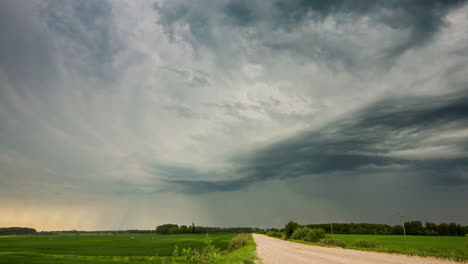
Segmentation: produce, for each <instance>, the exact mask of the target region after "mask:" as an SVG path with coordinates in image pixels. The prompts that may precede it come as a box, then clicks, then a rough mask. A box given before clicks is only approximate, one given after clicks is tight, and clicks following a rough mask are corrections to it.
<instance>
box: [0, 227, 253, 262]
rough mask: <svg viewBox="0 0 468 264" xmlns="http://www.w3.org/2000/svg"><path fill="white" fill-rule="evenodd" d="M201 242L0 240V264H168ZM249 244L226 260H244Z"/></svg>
mask: <svg viewBox="0 0 468 264" xmlns="http://www.w3.org/2000/svg"><path fill="white" fill-rule="evenodd" d="M234 236H235V235H234V234H213V235H210V238H211V239H212V240H213V244H214V245H215V246H216V247H217V248H219V249H221V250H226V249H227V246H228V243H229V241H230V240H231V239H232V238H233V237H234ZM204 239H205V235H151V234H144V235H141V234H140V235H33V236H3V237H2V236H0V264H12V263H22V264H36V263H37V264H42V263H48V264H56V263H57V264H58V263H61V264H78V263H80V264H81V263H83V264H88V263H90V264H91V263H97V264H108V263H113V264H115V263H135V264H139V263H167V264H169V263H170V262H171V261H170V260H171V258H170V256H171V255H172V251H173V249H174V247H175V245H177V246H178V247H179V248H188V247H191V248H200V247H201V246H202V245H203V241H204ZM252 244H253V242H252ZM252 244H249V245H247V246H245V247H244V248H241V249H239V250H237V251H234V252H232V253H230V254H228V255H226V256H225V258H229V257H231V258H232V257H236V256H237V257H241V258H242V257H243V258H245V257H246V254H248V253H249V252H250V251H252V248H249V247H252ZM254 249H255V245H253V250H254ZM244 251H245V252H244ZM177 263H184V260H183V258H181V257H179V258H178V260H177Z"/></svg>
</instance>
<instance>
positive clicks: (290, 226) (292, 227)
mask: <svg viewBox="0 0 468 264" xmlns="http://www.w3.org/2000/svg"><path fill="white" fill-rule="evenodd" d="M299 227H301V225H299V224H298V223H296V222H294V221H289V223H287V224H286V225H285V226H284V234H285V235H286V239H289V238H290V237H291V235H292V234H293V233H294V231H296V229H298V228H299Z"/></svg>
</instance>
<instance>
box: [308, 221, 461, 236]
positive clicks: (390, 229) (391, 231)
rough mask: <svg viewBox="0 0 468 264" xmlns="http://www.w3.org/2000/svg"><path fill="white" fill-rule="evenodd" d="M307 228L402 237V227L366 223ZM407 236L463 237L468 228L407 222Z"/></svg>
mask: <svg viewBox="0 0 468 264" xmlns="http://www.w3.org/2000/svg"><path fill="white" fill-rule="evenodd" d="M306 226H307V227H309V228H321V229H323V230H325V231H326V232H327V233H331V231H332V230H331V229H332V228H333V233H335V234H375V235H403V226H402V225H394V226H391V225H385V224H367V223H350V224H346V223H329V224H313V225H306ZM404 226H405V231H406V234H407V235H422V236H464V235H465V234H468V226H461V225H460V224H456V223H440V224H436V223H431V222H426V223H425V224H423V223H422V222H421V221H408V222H405V223H404Z"/></svg>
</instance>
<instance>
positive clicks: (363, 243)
mask: <svg viewBox="0 0 468 264" xmlns="http://www.w3.org/2000/svg"><path fill="white" fill-rule="evenodd" d="M327 238H331V236H330V235H327ZM333 239H335V240H339V241H342V242H343V243H344V247H345V248H349V249H358V250H365V251H376V252H386V253H397V254H405V255H413V256H422V257H436V258H442V259H451V260H456V261H461V262H464V261H468V237H466V236H465V237H454V236H407V247H406V246H405V240H404V238H403V236H398V235H348V234H346V235H345V234H335V235H333ZM290 241H293V242H297V243H302V244H308V245H316V246H325V247H333V245H329V244H325V243H322V242H317V243H310V242H306V241H301V240H290Z"/></svg>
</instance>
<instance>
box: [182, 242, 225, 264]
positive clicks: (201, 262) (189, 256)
mask: <svg viewBox="0 0 468 264" xmlns="http://www.w3.org/2000/svg"><path fill="white" fill-rule="evenodd" d="M219 255H220V253H219V249H217V248H215V247H214V245H213V244H212V241H211V239H210V238H209V236H208V235H206V238H205V244H204V245H203V248H202V249H201V250H197V249H191V248H184V249H182V256H184V257H185V260H186V261H187V263H189V264H214V263H215V261H216V257H218V256H219ZM173 256H174V259H175V258H176V257H177V256H178V248H175V249H174V252H173Z"/></svg>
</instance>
